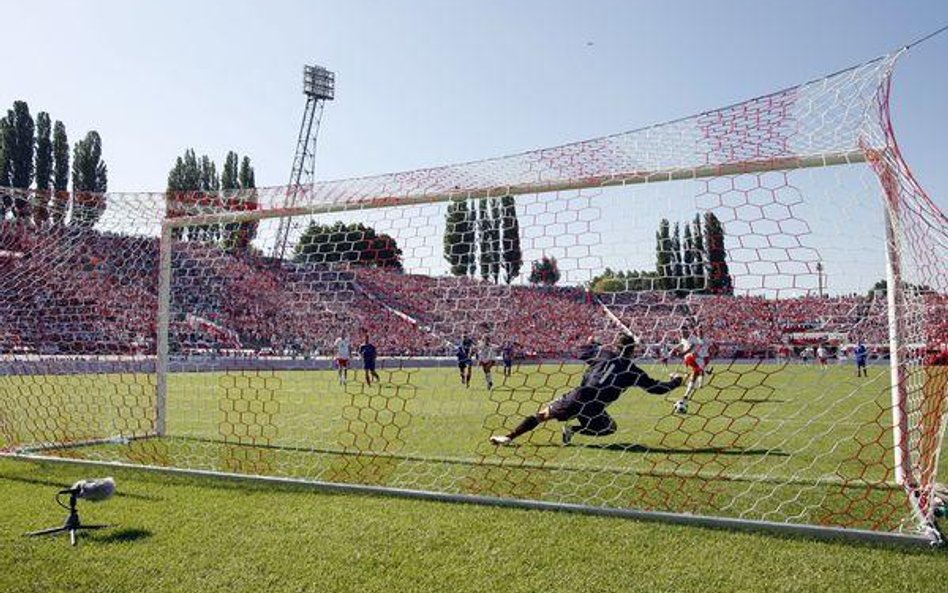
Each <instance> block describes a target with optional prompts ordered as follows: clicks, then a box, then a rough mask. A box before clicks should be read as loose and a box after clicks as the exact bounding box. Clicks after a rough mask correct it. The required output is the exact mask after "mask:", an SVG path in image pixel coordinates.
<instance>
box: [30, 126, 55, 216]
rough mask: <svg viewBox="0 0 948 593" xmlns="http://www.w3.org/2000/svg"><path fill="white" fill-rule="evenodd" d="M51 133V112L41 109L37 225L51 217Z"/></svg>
mask: <svg viewBox="0 0 948 593" xmlns="http://www.w3.org/2000/svg"><path fill="white" fill-rule="evenodd" d="M51 134H52V126H51V124H50V121H49V114H48V113H46V112H45V111H40V112H39V113H37V114H36V200H35V205H36V208H35V210H34V211H33V222H34V223H35V224H36V225H37V226H40V225H43V224H46V220H47V219H48V218H49V209H48V207H49V198H50V193H49V188H50V182H51V181H52V176H53V142H52V140H51V138H50V136H51Z"/></svg>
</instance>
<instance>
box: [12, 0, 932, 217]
mask: <svg viewBox="0 0 948 593" xmlns="http://www.w3.org/2000/svg"><path fill="white" fill-rule="evenodd" d="M0 8H2V14H3V20H4V23H5V24H4V45H5V47H6V48H8V51H7V52H6V55H5V58H4V60H3V66H4V75H3V78H2V82H0V106H7V105H10V104H11V103H12V102H13V101H14V100H16V99H24V100H26V101H28V102H29V105H30V108H31V111H32V112H33V113H34V114H35V113H36V112H37V111H39V110H45V111H48V112H49V113H50V114H51V117H52V118H53V119H60V120H62V121H64V122H65V124H66V126H67V130H68V132H69V135H70V140H76V139H78V138H79V137H81V135H83V134H84V133H85V132H86V131H87V130H89V129H93V128H94V129H97V130H98V131H99V132H100V133H101V135H102V138H103V142H104V158H105V159H106V161H107V162H108V165H109V173H110V185H109V187H110V190H113V191H133V190H153V191H154V190H157V191H161V190H163V189H164V187H165V182H166V176H167V171H168V169H169V168H170V166H171V164H173V162H174V159H175V157H176V156H177V155H179V154H181V153H182V152H183V151H184V149H185V148H188V147H193V148H195V149H196V150H197V152H198V154H201V153H207V154H209V155H210V156H211V157H212V158H214V159H215V160H216V161H217V162H218V164H220V163H221V161H222V160H223V156H224V154H225V153H226V151H227V150H231V149H233V150H237V151H238V152H239V153H241V154H249V155H250V156H251V158H252V159H253V162H254V165H255V168H256V173H257V183H258V185H261V186H263V185H283V184H285V183H286V182H287V179H288V176H289V169H290V165H291V158H292V156H293V150H294V147H295V141H296V133H297V128H298V125H299V118H300V115H301V112H302V107H303V96H302V94H301V90H300V87H301V69H302V66H303V64H305V63H318V64H321V65H324V66H326V67H328V68H330V69H331V70H334V71H335V72H336V73H337V91H336V97H337V99H336V101H335V102H333V103H330V104H329V105H328V106H327V108H326V113H325V117H324V120H323V126H322V130H321V133H320V138H319V147H318V156H317V176H318V178H320V179H335V178H343V177H351V176H362V175H368V174H375V173H384V172H390V171H399V170H405V169H412V168H419V167H425V166H431V165H439V164H445V163H451V162H458V161H468V160H476V159H481V158H486V157H491V156H498V155H502V154H509V153H514V152H519V151H523V150H529V149H533V148H539V147H543V146H553V145H558V144H562V143H566V142H570V141H575V140H581V139H585V138H591V137H595V136H600V135H605V134H611V133H615V132H621V131H625V130H630V129H634V128H638V127H641V126H644V125H648V124H654V123H659V122H662V121H665V120H669V119H674V118H678V117H682V116H686V115H692V114H695V113H697V112H700V111H706V110H709V109H713V108H716V107H720V106H724V105H727V104H730V103H734V102H737V101H741V100H744V99H748V98H751V97H754V96H757V95H760V94H764V93H768V92H771V91H774V90H777V89H780V88H783V87H786V86H792V85H795V84H798V83H800V82H803V81H806V80H810V79H813V78H817V77H820V76H822V75H824V74H827V73H830V72H833V71H836V70H839V69H841V68H845V67H847V66H850V65H853V64H855V63H859V62H863V61H865V60H867V59H870V58H873V57H875V56H878V55H880V54H883V53H887V52H889V51H891V50H893V49H895V48H897V47H899V46H901V45H903V44H905V43H907V42H910V41H912V40H914V39H916V38H918V37H920V36H923V35H925V34H927V33H929V32H931V31H933V30H934V29H937V28H938V27H940V26H942V25H944V24H948V2H945V1H943V0H916V1H912V0H908V1H889V0H885V1H872V2H854V1H841V0H794V1H785V2H778V1H767V2H762V1H754V0H715V1H713V2H712V1H698V0H692V1H687V2H686V1H672V0H664V1H644V0H643V1H630V0H627V1H601V0H587V1H583V2H580V1H571V2H566V1H552V0H518V1H513V0H510V1H504V2H502V1H497V0H480V1H476V2H475V1H468V2H457V1H451V0H442V1H435V0H424V1H423V0H415V1H407V0H401V1H399V0H388V1H381V0H379V1H366V0H347V1H341V0H340V1H336V2H322V1H309V2H303V1H298V2H291V1H276V0H271V1H268V2H262V1H254V2H252V1H235V0H229V1H221V2H212V1H193V0H192V1H177V0H175V1H162V2H157V1H156V2H149V3H145V2H131V1H127V0H126V1H96V0H89V1H82V2H80V1H72V2H68V1H59V2H53V1H44V0H34V1H33V2H22V1H11V0H2V1H0ZM946 64H948V33H946V34H943V35H942V36H940V37H938V38H936V39H933V40H932V41H930V42H928V43H926V44H924V45H922V46H919V47H918V48H917V49H916V50H914V51H913V52H911V53H910V54H908V55H907V56H906V57H905V58H904V59H903V61H902V62H901V63H900V65H899V67H898V70H897V73H896V78H895V92H894V99H893V102H894V116H895V124H896V132H897V134H898V137H899V140H900V142H901V144H902V148H903V151H904V153H905V156H906V158H907V160H908V161H909V163H910V164H911V165H912V167H913V168H914V170H915V172H916V174H917V176H918V178H919V179H920V180H921V182H922V184H923V185H924V186H925V187H926V189H927V190H928V191H929V192H930V194H931V196H932V197H933V199H934V200H935V201H936V203H937V204H939V205H940V207H941V208H942V210H946V209H948V158H946V155H948V150H946V143H948V113H946V111H948V67H946Z"/></svg>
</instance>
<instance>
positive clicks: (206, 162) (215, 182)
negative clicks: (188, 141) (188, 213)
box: [197, 154, 221, 243]
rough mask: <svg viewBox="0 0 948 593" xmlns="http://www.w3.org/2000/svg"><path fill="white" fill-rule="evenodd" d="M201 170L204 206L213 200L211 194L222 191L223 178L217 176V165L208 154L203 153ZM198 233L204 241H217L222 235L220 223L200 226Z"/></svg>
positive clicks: (202, 203) (202, 201)
mask: <svg viewBox="0 0 948 593" xmlns="http://www.w3.org/2000/svg"><path fill="white" fill-rule="evenodd" d="M199 170H200V178H201V182H200V186H199V187H198V189H200V190H201V196H200V199H201V205H202V206H204V205H206V204H208V203H210V202H212V199H211V197H210V196H209V194H216V193H217V192H218V191H220V188H221V180H220V178H219V177H218V176H217V166H216V165H215V164H214V161H212V160H211V158H210V157H209V156H207V155H206V154H204V155H201V162H200V165H199ZM197 233H198V236H199V237H200V239H201V240H202V241H209V242H212V243H216V242H217V241H218V239H220V237H221V230H220V225H217V224H210V225H202V226H199V227H197Z"/></svg>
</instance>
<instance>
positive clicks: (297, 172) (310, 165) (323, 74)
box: [273, 65, 336, 258]
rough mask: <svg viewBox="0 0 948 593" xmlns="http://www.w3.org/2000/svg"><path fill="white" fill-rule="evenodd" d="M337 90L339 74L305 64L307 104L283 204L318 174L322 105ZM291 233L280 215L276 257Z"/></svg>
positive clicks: (291, 202)
mask: <svg viewBox="0 0 948 593" xmlns="http://www.w3.org/2000/svg"><path fill="white" fill-rule="evenodd" d="M335 92H336V75H335V73H333V72H330V71H329V70H326V69H325V68H323V67H322V66H316V65H313V66H303V94H304V95H306V108H305V109H304V110H303V120H302V121H301V122H300V132H299V136H298V137H297V140H296V154H295V155H294V156H293V169H292V171H291V172H290V183H289V186H288V187H287V189H286V200H285V201H284V203H283V206H284V207H286V208H291V207H293V206H295V205H296V198H297V195H298V194H299V193H300V190H301V189H302V188H303V187H306V186H309V187H311V186H312V185H313V182H314V181H315V174H316V136H317V134H319V124H320V122H321V121H322V119H323V106H324V105H325V103H326V101H332V100H333V99H334V97H335ZM289 236H290V219H289V218H281V219H280V226H279V227H278V228H277V240H276V243H274V245H273V257H275V258H283V256H284V255H285V254H286V244H287V241H288V240H289Z"/></svg>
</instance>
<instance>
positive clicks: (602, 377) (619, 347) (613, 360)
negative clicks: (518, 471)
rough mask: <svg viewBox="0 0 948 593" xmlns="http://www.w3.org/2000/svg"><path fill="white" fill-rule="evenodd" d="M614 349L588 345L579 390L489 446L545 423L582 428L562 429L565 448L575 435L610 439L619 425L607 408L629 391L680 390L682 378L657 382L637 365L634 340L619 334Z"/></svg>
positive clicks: (545, 408) (659, 392)
mask: <svg viewBox="0 0 948 593" xmlns="http://www.w3.org/2000/svg"><path fill="white" fill-rule="evenodd" d="M613 346H614V348H607V347H602V348H600V347H599V346H598V344H596V343H595V342H590V343H588V344H587V345H586V347H585V348H584V349H583V352H582V354H581V355H580V357H581V358H582V359H583V360H584V361H585V362H586V365H587V366H586V372H585V373H584V374H583V379H582V381H581V383H580V385H579V387H576V388H575V389H573V390H572V391H570V392H569V393H567V394H566V395H564V396H563V397H561V398H560V399H558V400H556V401H554V402H552V403H550V404H547V405H545V406H543V407H542V408H540V410H539V411H538V412H537V413H536V414H535V415H533V416H527V417H526V418H524V419H523V420H522V421H521V422H520V424H518V425H517V427H516V428H514V429H513V430H512V431H511V432H509V433H507V434H505V435H494V436H492V437H490V442H491V443H493V444H495V445H507V444H510V443H511V442H512V441H513V440H514V439H516V438H517V437H518V436H520V435H522V434H524V433H527V432H529V431H531V430H533V429H534V428H536V427H537V426H539V425H540V424H541V423H543V422H547V421H548V420H558V421H560V422H567V421H569V420H572V419H574V418H575V419H577V420H578V421H579V424H577V425H573V426H566V427H564V428H563V444H564V445H568V444H570V442H571V441H572V439H573V435H574V434H584V435H589V436H606V435H610V434H612V433H614V432H615V431H616V422H615V420H614V419H613V418H612V417H611V416H610V415H609V414H608V413H607V412H606V408H607V407H609V405H610V404H612V402H614V401H616V400H617V399H619V396H620V395H622V393H623V392H625V390H626V389H628V388H629V387H638V388H639V389H642V390H645V391H647V392H648V393H652V394H655V395H663V394H665V393H668V392H670V391H672V390H674V389H677V388H678V387H680V386H681V383H682V379H681V377H680V376H679V375H672V377H671V380H670V381H657V380H655V379H653V378H651V377H649V376H648V374H646V373H645V371H643V370H642V369H640V368H639V367H638V366H636V365H635V363H634V362H633V357H634V355H635V354H634V351H635V338H634V337H633V336H630V335H628V334H626V333H624V332H620V333H619V335H617V336H616V339H615V341H614V342H613Z"/></svg>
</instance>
